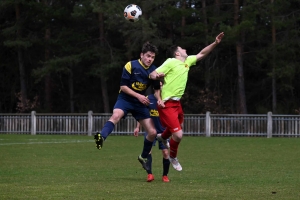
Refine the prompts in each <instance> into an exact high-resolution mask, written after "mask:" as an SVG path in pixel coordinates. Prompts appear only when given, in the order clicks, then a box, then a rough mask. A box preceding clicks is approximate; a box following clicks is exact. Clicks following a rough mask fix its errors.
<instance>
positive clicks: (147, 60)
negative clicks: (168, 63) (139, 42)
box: [140, 42, 158, 67]
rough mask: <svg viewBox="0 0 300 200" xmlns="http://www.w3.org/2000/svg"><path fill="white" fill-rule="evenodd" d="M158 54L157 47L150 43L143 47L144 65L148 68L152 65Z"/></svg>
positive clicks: (142, 59) (142, 57) (142, 58)
mask: <svg viewBox="0 0 300 200" xmlns="http://www.w3.org/2000/svg"><path fill="white" fill-rule="evenodd" d="M157 52H158V50H157V47H156V46H155V45H153V44H151V43H150V42H146V43H145V44H144V45H143V47H142V52H141V55H140V56H141V61H142V63H143V64H144V65H146V66H147V67H149V66H150V65H152V63H153V61H154V59H155V55H156V54H157Z"/></svg>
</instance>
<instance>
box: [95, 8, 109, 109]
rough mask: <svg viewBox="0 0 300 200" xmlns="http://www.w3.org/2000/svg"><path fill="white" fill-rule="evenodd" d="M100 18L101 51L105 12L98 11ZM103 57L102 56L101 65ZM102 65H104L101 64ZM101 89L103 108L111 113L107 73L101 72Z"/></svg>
mask: <svg viewBox="0 0 300 200" xmlns="http://www.w3.org/2000/svg"><path fill="white" fill-rule="evenodd" d="M98 20H99V40H100V47H101V51H103V49H104V22H103V14H102V13H98ZM101 64H102V62H101V57H100V65H101ZM101 67H102V66H101ZM101 91H102V100H103V109H104V112H105V113H110V112H111V111H110V106H109V97H108V93H107V84H106V79H105V75H104V74H103V73H101Z"/></svg>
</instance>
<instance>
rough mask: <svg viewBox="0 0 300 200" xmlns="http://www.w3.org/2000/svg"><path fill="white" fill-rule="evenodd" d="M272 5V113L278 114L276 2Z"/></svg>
mask: <svg viewBox="0 0 300 200" xmlns="http://www.w3.org/2000/svg"><path fill="white" fill-rule="evenodd" d="M271 4H272V14H271V23H272V30H271V31H272V62H271V63H272V112H273V113H274V114H275V113H277V92H276V73H275V59H276V56H275V44H276V28H275V23H274V0H271Z"/></svg>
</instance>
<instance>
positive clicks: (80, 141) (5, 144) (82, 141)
mask: <svg viewBox="0 0 300 200" xmlns="http://www.w3.org/2000/svg"><path fill="white" fill-rule="evenodd" d="M92 141H93V140H65V141H57V142H55V141H53V142H16V143H2V144H1V143H0V146H7V145H19V144H64V143H85V142H92Z"/></svg>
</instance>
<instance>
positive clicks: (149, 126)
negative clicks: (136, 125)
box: [139, 118, 156, 136]
mask: <svg viewBox="0 0 300 200" xmlns="http://www.w3.org/2000/svg"><path fill="white" fill-rule="evenodd" d="M139 122H140V124H141V125H142V126H143V128H144V129H145V130H146V132H147V133H148V136H149V135H150V136H153V135H154V134H155V136H156V129H155V127H154V123H153V121H152V119H151V118H147V119H140V120H139Z"/></svg>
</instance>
